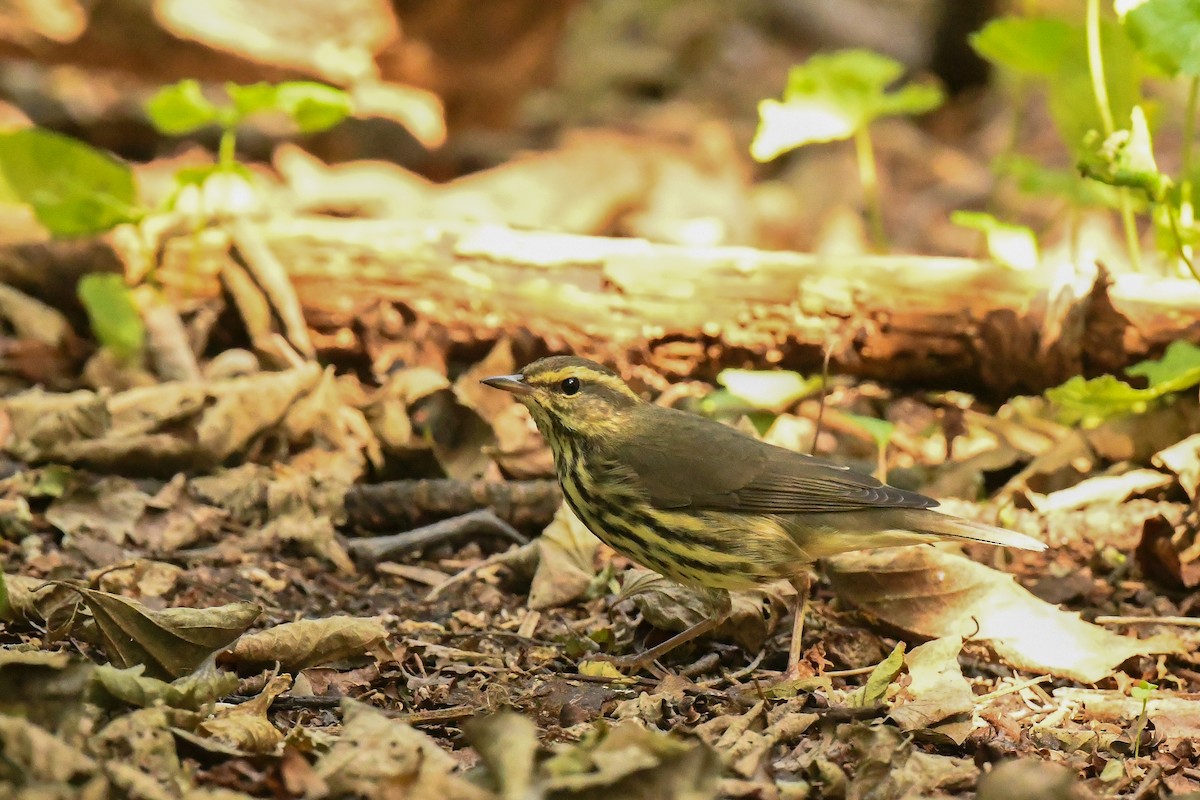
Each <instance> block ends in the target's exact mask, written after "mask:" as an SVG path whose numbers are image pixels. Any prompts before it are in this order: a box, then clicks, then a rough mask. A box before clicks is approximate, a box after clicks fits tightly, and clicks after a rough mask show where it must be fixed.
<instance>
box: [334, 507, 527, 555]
mask: <svg viewBox="0 0 1200 800" xmlns="http://www.w3.org/2000/svg"><path fill="white" fill-rule="evenodd" d="M466 534H498V535H500V536H503V537H505V538H507V539H511V540H512V541H514V542H516V543H517V544H528V542H529V540H528V539H526V538H525V537H524V536H522V535H521V534H520V533H519V532H518V531H517V529H516V528H514V527H513V526H511V525H509V524H508V523H507V522H505V521H504V520H502V519H500V518H499V517H497V516H496V515H495V514H493V513H492V512H491V511H490V510H489V509H486V508H482V509H479V510H478V511H470V512H468V513H466V514H463V515H461V516H457V517H453V518H451V519H444V520H442V521H440V522H434V523H432V524H430V525H423V526H422V527H420V528H416V529H414V530H411V531H405V532H404V533H394V534H392V535H391V536H373V537H371V538H369V539H354V540H352V541H351V542H350V543H349V544H348V545H347V546H346V549H347V550H349V551H350V554H351V555H352V556H354V559H355V560H356V561H358V562H360V563H362V562H366V563H370V564H374V563H378V562H380V561H386V560H388V559H390V558H393V557H394V556H397V555H400V554H402V553H409V552H412V551H413V550H419V549H422V548H425V547H428V546H430V545H434V544H441V543H442V542H445V541H447V540H448V539H454V538H457V537H459V536H464V535H466Z"/></svg>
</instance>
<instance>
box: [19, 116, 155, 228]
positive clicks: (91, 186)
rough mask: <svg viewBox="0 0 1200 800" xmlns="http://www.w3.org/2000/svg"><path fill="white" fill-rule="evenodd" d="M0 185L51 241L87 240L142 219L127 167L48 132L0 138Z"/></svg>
mask: <svg viewBox="0 0 1200 800" xmlns="http://www.w3.org/2000/svg"><path fill="white" fill-rule="evenodd" d="M0 185H3V186H5V187H6V192H5V194H6V195H8V196H10V197H12V198H13V199H15V200H18V201H19V202H22V203H27V204H28V205H30V206H32V207H33V211H34V213H35V214H36V215H37V218H38V222H40V223H41V224H42V225H44V226H46V229H47V230H48V231H50V233H51V234H53V235H54V236H91V235H94V234H97V233H103V232H104V231H107V230H110V229H112V228H114V227H116V226H117V225H120V224H121V223H123V222H134V221H136V220H138V219H140V218H141V216H142V214H143V211H142V209H141V208H140V207H139V206H138V205H137V188H136V186H135V185H134V181H133V172H132V171H131V170H130V169H129V167H128V166H126V165H125V164H123V163H122V162H120V161H118V160H117V159H115V158H113V157H112V156H110V155H108V154H107V153H104V152H101V151H100V150H96V149H94V148H92V147H89V146H88V145H86V144H84V143H83V142H79V141H76V140H75V139H71V138H69V137H67V136H61V135H59V134H57V133H50V132H49V131H42V130H36V129H28V130H19V131H8V132H5V133H0Z"/></svg>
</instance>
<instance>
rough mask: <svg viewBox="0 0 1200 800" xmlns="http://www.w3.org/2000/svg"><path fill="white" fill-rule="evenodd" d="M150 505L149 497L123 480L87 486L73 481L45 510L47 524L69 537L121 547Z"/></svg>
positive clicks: (111, 479)
mask: <svg viewBox="0 0 1200 800" xmlns="http://www.w3.org/2000/svg"><path fill="white" fill-rule="evenodd" d="M149 502H150V495H148V494H146V493H145V492H143V491H142V490H140V489H139V488H138V487H137V485H136V484H134V482H133V481H131V480H127V479H126V478H120V477H105V478H101V479H100V480H98V481H96V482H95V483H90V484H86V485H85V484H83V483H82V482H81V481H72V482H71V483H70V485H69V488H68V490H67V493H66V494H65V495H63V496H62V497H60V498H58V499H57V500H55V501H54V502H53V503H51V504H50V507H49V508H48V509H46V520H47V521H48V522H49V523H50V524H51V525H53V526H54V527H56V528H58V529H59V530H60V531H62V532H63V533H65V534H67V535H68V536H99V537H100V538H102V539H104V540H105V541H108V542H112V543H114V544H124V543H125V542H126V540H128V539H129V538H131V536H132V535H133V532H134V529H135V528H136V527H137V523H138V521H139V520H140V519H141V518H142V514H143V512H145V510H146V506H147V505H148V504H149Z"/></svg>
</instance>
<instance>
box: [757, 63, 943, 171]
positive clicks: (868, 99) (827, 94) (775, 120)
mask: <svg viewBox="0 0 1200 800" xmlns="http://www.w3.org/2000/svg"><path fill="white" fill-rule="evenodd" d="M903 72H904V67H903V65H901V64H900V63H899V62H898V61H894V60H892V59H890V58H888V57H886V56H882V55H879V54H878V53H872V52H870V51H868V50H842V51H839V52H836V53H828V54H822V55H816V56H813V57H812V58H810V59H809V60H808V61H807V62H805V63H804V64H800V65H798V66H795V67H792V70H791V72H790V73H789V74H788V83H787V88H786V89H785V90H784V93H783V101H782V102H780V101H778V100H764V101H762V102H761V103H760V104H759V125H758V131H757V133H756V134H755V137H754V142H753V143H752V144H751V145H750V153H751V155H753V156H754V157H755V158H756V159H758V160H760V161H769V160H770V159H772V158H775V157H776V156H778V155H779V154H781V153H784V152H786V151H788V150H792V149H795V148H797V147H802V146H804V145H806V144H812V143H814V142H829V141H835V140H839V139H848V138H850V137H852V136H854V135H855V134H856V133H857V132H859V131H860V130H863V129H865V128H866V127H867V126H868V125H870V124H871V123H872V122H873V121H875V120H876V119H878V118H879V117H885V116H893V115H897V114H922V113H924V112H926V111H930V110H932V109H934V108H937V107H938V106H939V105H940V104H941V103H942V99H943V95H942V92H941V90H940V89H938V88H937V87H934V86H927V85H920V84H908V85H905V86H902V87H900V88H899V89H896V90H895V91H888V87H889V86H890V85H891V84H893V83H894V82H895V81H896V80H898V79H899V78H900V76H901V75H902V74H903Z"/></svg>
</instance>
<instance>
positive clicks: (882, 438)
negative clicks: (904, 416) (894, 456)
mask: <svg viewBox="0 0 1200 800" xmlns="http://www.w3.org/2000/svg"><path fill="white" fill-rule="evenodd" d="M845 416H846V419H848V420H850V421H852V422H853V423H854V424H855V425H857V426H858V427H860V428H862V429H863V430H864V431H866V432H867V433H868V434H870V435H871V438H872V439H874V440H875V444H876V446H877V447H880V448H884V447H887V444H888V442H890V441H891V440H892V434H893V433H895V432H896V426H895V425H894V424H893V423H891V422H888V421H887V420H886V419H878V418H876V417H864V416H862V415H859V414H846V415H845Z"/></svg>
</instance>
